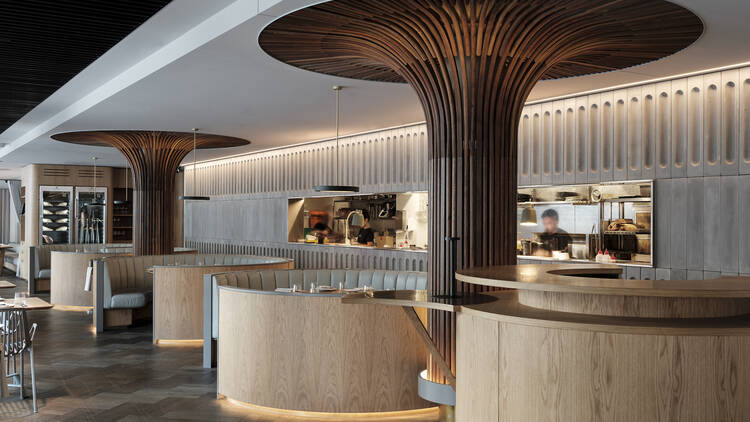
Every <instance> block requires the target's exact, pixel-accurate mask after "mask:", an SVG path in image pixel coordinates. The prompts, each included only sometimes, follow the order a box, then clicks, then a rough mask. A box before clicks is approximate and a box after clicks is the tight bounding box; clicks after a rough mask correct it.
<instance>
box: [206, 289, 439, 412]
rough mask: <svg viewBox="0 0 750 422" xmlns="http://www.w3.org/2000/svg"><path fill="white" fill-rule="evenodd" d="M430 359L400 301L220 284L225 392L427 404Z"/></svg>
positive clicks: (338, 403) (348, 405) (326, 406)
mask: <svg viewBox="0 0 750 422" xmlns="http://www.w3.org/2000/svg"><path fill="white" fill-rule="evenodd" d="M426 360H427V351H426V349H425V346H424V345H423V343H422V342H421V341H420V339H419V338H418V336H417V334H416V333H415V331H414V328H413V327H412V325H411V323H410V321H409V320H408V319H407V316H406V313H405V312H404V311H403V310H402V309H401V308H400V307H399V306H387V305H377V304H372V305H368V304H343V303H341V299H340V298H339V297H337V296H334V297H330V296H329V297H326V296H323V295H321V296H310V295H305V296H302V295H284V294H276V293H273V292H259V291H254V290H243V289H235V288H228V287H220V288H219V336H218V363H217V367H218V381H217V392H218V394H219V395H221V396H226V397H227V398H230V399H234V400H237V401H240V402H245V403H250V404H253V405H258V406H265V407H270V408H276V409H286V410H295V411H308V412H337V413H354V412H356V413H359V412H390V411H403V410H407V409H420V408H427V407H430V406H431V404H430V403H428V402H426V401H424V400H422V399H421V398H420V397H419V396H418V394H417V376H418V374H419V372H420V371H422V370H424V368H425V367H426Z"/></svg>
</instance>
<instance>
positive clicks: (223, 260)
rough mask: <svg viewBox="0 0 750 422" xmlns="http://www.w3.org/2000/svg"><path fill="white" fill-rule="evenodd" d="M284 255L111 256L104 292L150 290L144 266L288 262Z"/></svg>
mask: <svg viewBox="0 0 750 422" xmlns="http://www.w3.org/2000/svg"><path fill="white" fill-rule="evenodd" d="M289 261H290V260H289V259H286V258H273V257H263V256H254V255H224V254H173V255H143V256H113V257H107V258H104V259H103V260H102V262H104V268H105V272H104V289H105V290H104V295H105V298H106V297H107V294H108V292H107V289H110V293H111V291H128V290H136V291H150V290H152V287H153V277H152V275H151V274H150V273H149V272H148V269H150V268H152V267H156V266H180V265H184V266H194V265H197V266H226V265H252V264H270V263H278V262H289Z"/></svg>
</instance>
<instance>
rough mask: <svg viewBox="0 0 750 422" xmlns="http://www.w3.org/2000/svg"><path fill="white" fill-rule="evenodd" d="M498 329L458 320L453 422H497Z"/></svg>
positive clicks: (463, 316) (490, 323) (483, 322)
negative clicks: (457, 421)
mask: <svg viewBox="0 0 750 422" xmlns="http://www.w3.org/2000/svg"><path fill="white" fill-rule="evenodd" d="M498 325H499V324H498V323H497V321H493V320H489V319H486V318H482V317H478V316H474V315H470V314H459V315H458V317H457V326H456V328H457V330H456V345H457V357H458V359H457V360H456V373H457V374H459V376H458V377H457V378H456V420H459V421H487V422H498V421H499V414H498V411H499V408H498V406H499V402H500V400H501V397H500V395H499V392H500V386H499V385H498V381H499V376H498V374H499V370H500V368H499V367H498V364H499V362H500V359H499V356H498V348H497V345H498V342H499V341H500V340H499V338H498V334H499V333H498ZM464 348H466V350H462V349H464Z"/></svg>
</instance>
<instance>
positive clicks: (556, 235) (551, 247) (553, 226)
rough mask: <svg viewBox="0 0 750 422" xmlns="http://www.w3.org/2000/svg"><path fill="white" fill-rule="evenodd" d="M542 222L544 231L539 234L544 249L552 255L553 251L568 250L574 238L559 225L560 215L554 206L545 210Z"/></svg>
mask: <svg viewBox="0 0 750 422" xmlns="http://www.w3.org/2000/svg"><path fill="white" fill-rule="evenodd" d="M542 224H543V225H544V233H542V234H541V235H540V236H539V238H540V240H541V241H542V249H544V250H545V251H547V253H549V254H550V255H551V254H552V251H560V252H566V251H567V249H568V244H569V243H571V241H572V238H571V237H570V235H569V234H568V232H566V231H565V230H563V229H561V228H560V227H559V224H560V216H559V215H558V214H557V211H555V210H554V209H552V208H549V209H547V210H545V211H544V212H543V213H542Z"/></svg>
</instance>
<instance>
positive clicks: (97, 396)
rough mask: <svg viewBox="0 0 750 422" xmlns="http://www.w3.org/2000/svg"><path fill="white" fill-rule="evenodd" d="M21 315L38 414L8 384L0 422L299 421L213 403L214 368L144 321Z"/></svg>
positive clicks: (197, 351)
mask: <svg viewBox="0 0 750 422" xmlns="http://www.w3.org/2000/svg"><path fill="white" fill-rule="evenodd" d="M0 279H4V280H8V281H10V282H12V283H15V284H17V285H18V286H19V287H18V288H17V289H21V290H25V289H26V282H25V281H24V280H20V279H17V278H15V277H12V276H11V275H9V274H8V273H7V272H6V273H5V275H4V276H3V277H1V278H0ZM15 290H16V289H0V296H2V297H13V294H14V291H15ZM40 296H41V297H43V298H44V299H46V300H49V296H48V295H47V296H45V295H40ZM29 320H30V321H31V322H36V323H38V324H39V330H38V331H37V337H36V338H35V341H34V350H35V354H36V355H35V358H36V369H37V391H38V403H39V413H37V414H32V412H31V398H30V397H29V398H26V399H25V400H23V401H21V400H20V399H19V398H18V389H16V388H10V389H9V390H10V398H8V399H5V400H2V401H0V420H3V421H5V420H19V421H71V422H72V421H75V422H80V421H108V422H110V421H112V422H114V421H119V422H139V421H170V422H175V421H217V422H234V421H292V420H302V419H297V418H288V417H281V416H276V415H258V414H257V413H251V411H249V410H247V409H245V408H242V407H239V406H236V405H234V404H231V403H228V402H227V401H226V400H217V399H216V370H215V369H203V367H202V366H201V346H182V345H181V346H161V345H160V346H154V345H153V344H152V341H151V325H150V324H149V325H147V326H139V327H135V328H130V329H127V330H114V331H106V332H104V333H103V334H100V335H95V333H94V331H93V327H92V324H91V317H90V316H88V315H87V314H86V312H83V311H62V310H57V309H51V310H48V311H30V312H29ZM26 373H27V374H28V368H27V372H26ZM28 381H29V382H28V383H27V388H26V394H27V395H28V396H30V395H31V383H30V377H29V378H28ZM303 420H306V421H310V420H314V419H309V418H306V419H303ZM419 420H425V419H419ZM427 420H436V418H430V419H427Z"/></svg>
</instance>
